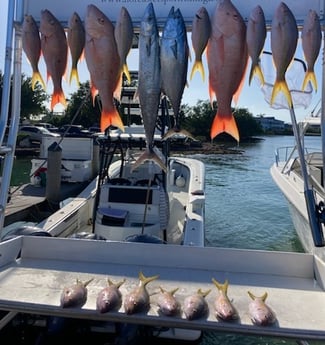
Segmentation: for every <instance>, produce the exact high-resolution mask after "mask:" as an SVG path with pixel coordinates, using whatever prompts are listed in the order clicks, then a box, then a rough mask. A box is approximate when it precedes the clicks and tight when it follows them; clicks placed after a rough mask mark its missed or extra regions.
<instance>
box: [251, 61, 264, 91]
mask: <svg viewBox="0 0 325 345" xmlns="http://www.w3.org/2000/svg"><path fill="white" fill-rule="evenodd" d="M254 75H256V76H257V77H258V78H259V80H260V82H261V85H262V86H263V85H264V84H265V80H264V75H263V72H262V69H261V66H260V65H259V64H257V65H254V66H253V64H252V67H251V71H250V73H249V81H248V85H250V84H251V82H252V79H253V76H254Z"/></svg>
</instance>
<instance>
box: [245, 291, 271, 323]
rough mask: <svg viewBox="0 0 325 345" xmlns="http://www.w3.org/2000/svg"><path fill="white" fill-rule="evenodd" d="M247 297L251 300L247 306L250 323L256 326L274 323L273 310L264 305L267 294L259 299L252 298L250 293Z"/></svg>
mask: <svg viewBox="0 0 325 345" xmlns="http://www.w3.org/2000/svg"><path fill="white" fill-rule="evenodd" d="M248 295H249V296H250V298H251V299H252V301H251V302H250V304H249V313H250V316H251V319H252V322H253V323H254V324H256V325H258V326H267V325H270V324H272V323H274V322H275V321H276V317H275V314H274V312H273V310H272V309H271V308H270V307H269V306H268V305H267V304H266V303H265V300H266V298H267V292H265V293H264V295H263V296H261V297H256V296H254V295H253V294H252V293H251V292H250V291H248Z"/></svg>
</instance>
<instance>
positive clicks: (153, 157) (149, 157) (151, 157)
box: [131, 149, 167, 172]
mask: <svg viewBox="0 0 325 345" xmlns="http://www.w3.org/2000/svg"><path fill="white" fill-rule="evenodd" d="M145 161H152V162H154V163H156V164H157V165H158V166H159V167H160V168H161V169H162V170H163V171H165V172H167V168H166V164H165V163H164V162H163V161H162V160H161V159H160V158H159V157H158V155H157V154H156V153H155V152H154V151H153V150H149V149H146V151H145V152H144V153H143V154H142V155H141V156H140V157H139V158H138V159H137V160H136V161H135V163H134V164H133V165H132V168H131V171H134V170H135V169H136V168H137V167H139V166H140V165H141V164H142V163H144V162H145Z"/></svg>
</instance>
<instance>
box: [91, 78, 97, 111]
mask: <svg viewBox="0 0 325 345" xmlns="http://www.w3.org/2000/svg"><path fill="white" fill-rule="evenodd" d="M90 93H91V98H92V100H93V107H94V106H95V98H96V96H97V95H98V90H97V89H96V87H95V86H94V85H93V84H92V85H91V87H90Z"/></svg>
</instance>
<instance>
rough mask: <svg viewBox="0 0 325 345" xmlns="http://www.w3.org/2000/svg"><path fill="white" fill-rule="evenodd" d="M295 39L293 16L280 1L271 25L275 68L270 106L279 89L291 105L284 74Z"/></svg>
mask: <svg viewBox="0 0 325 345" xmlns="http://www.w3.org/2000/svg"><path fill="white" fill-rule="evenodd" d="M297 40H298V28H297V23H296V20H295V17H294V16H293V14H292V12H291V10H290V9H289V7H288V6H287V5H286V4H285V3H283V2H281V3H280V4H279V6H278V7H277V9H276V11H275V14H274V16H273V19H272V25H271V50H272V56H273V62H274V65H275V68H276V80H275V84H274V86H273V90H272V95H271V101H270V104H271V106H272V104H273V103H274V101H275V97H276V96H277V94H278V93H279V92H280V91H282V92H283V94H284V95H285V97H286V99H287V101H288V105H289V107H290V108H291V107H292V105H293V104H292V97H291V93H290V91H289V88H288V85H287V82H286V79H285V74H286V71H287V69H288V66H289V64H290V63H291V61H292V59H293V56H294V54H295V51H296V47H297Z"/></svg>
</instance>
